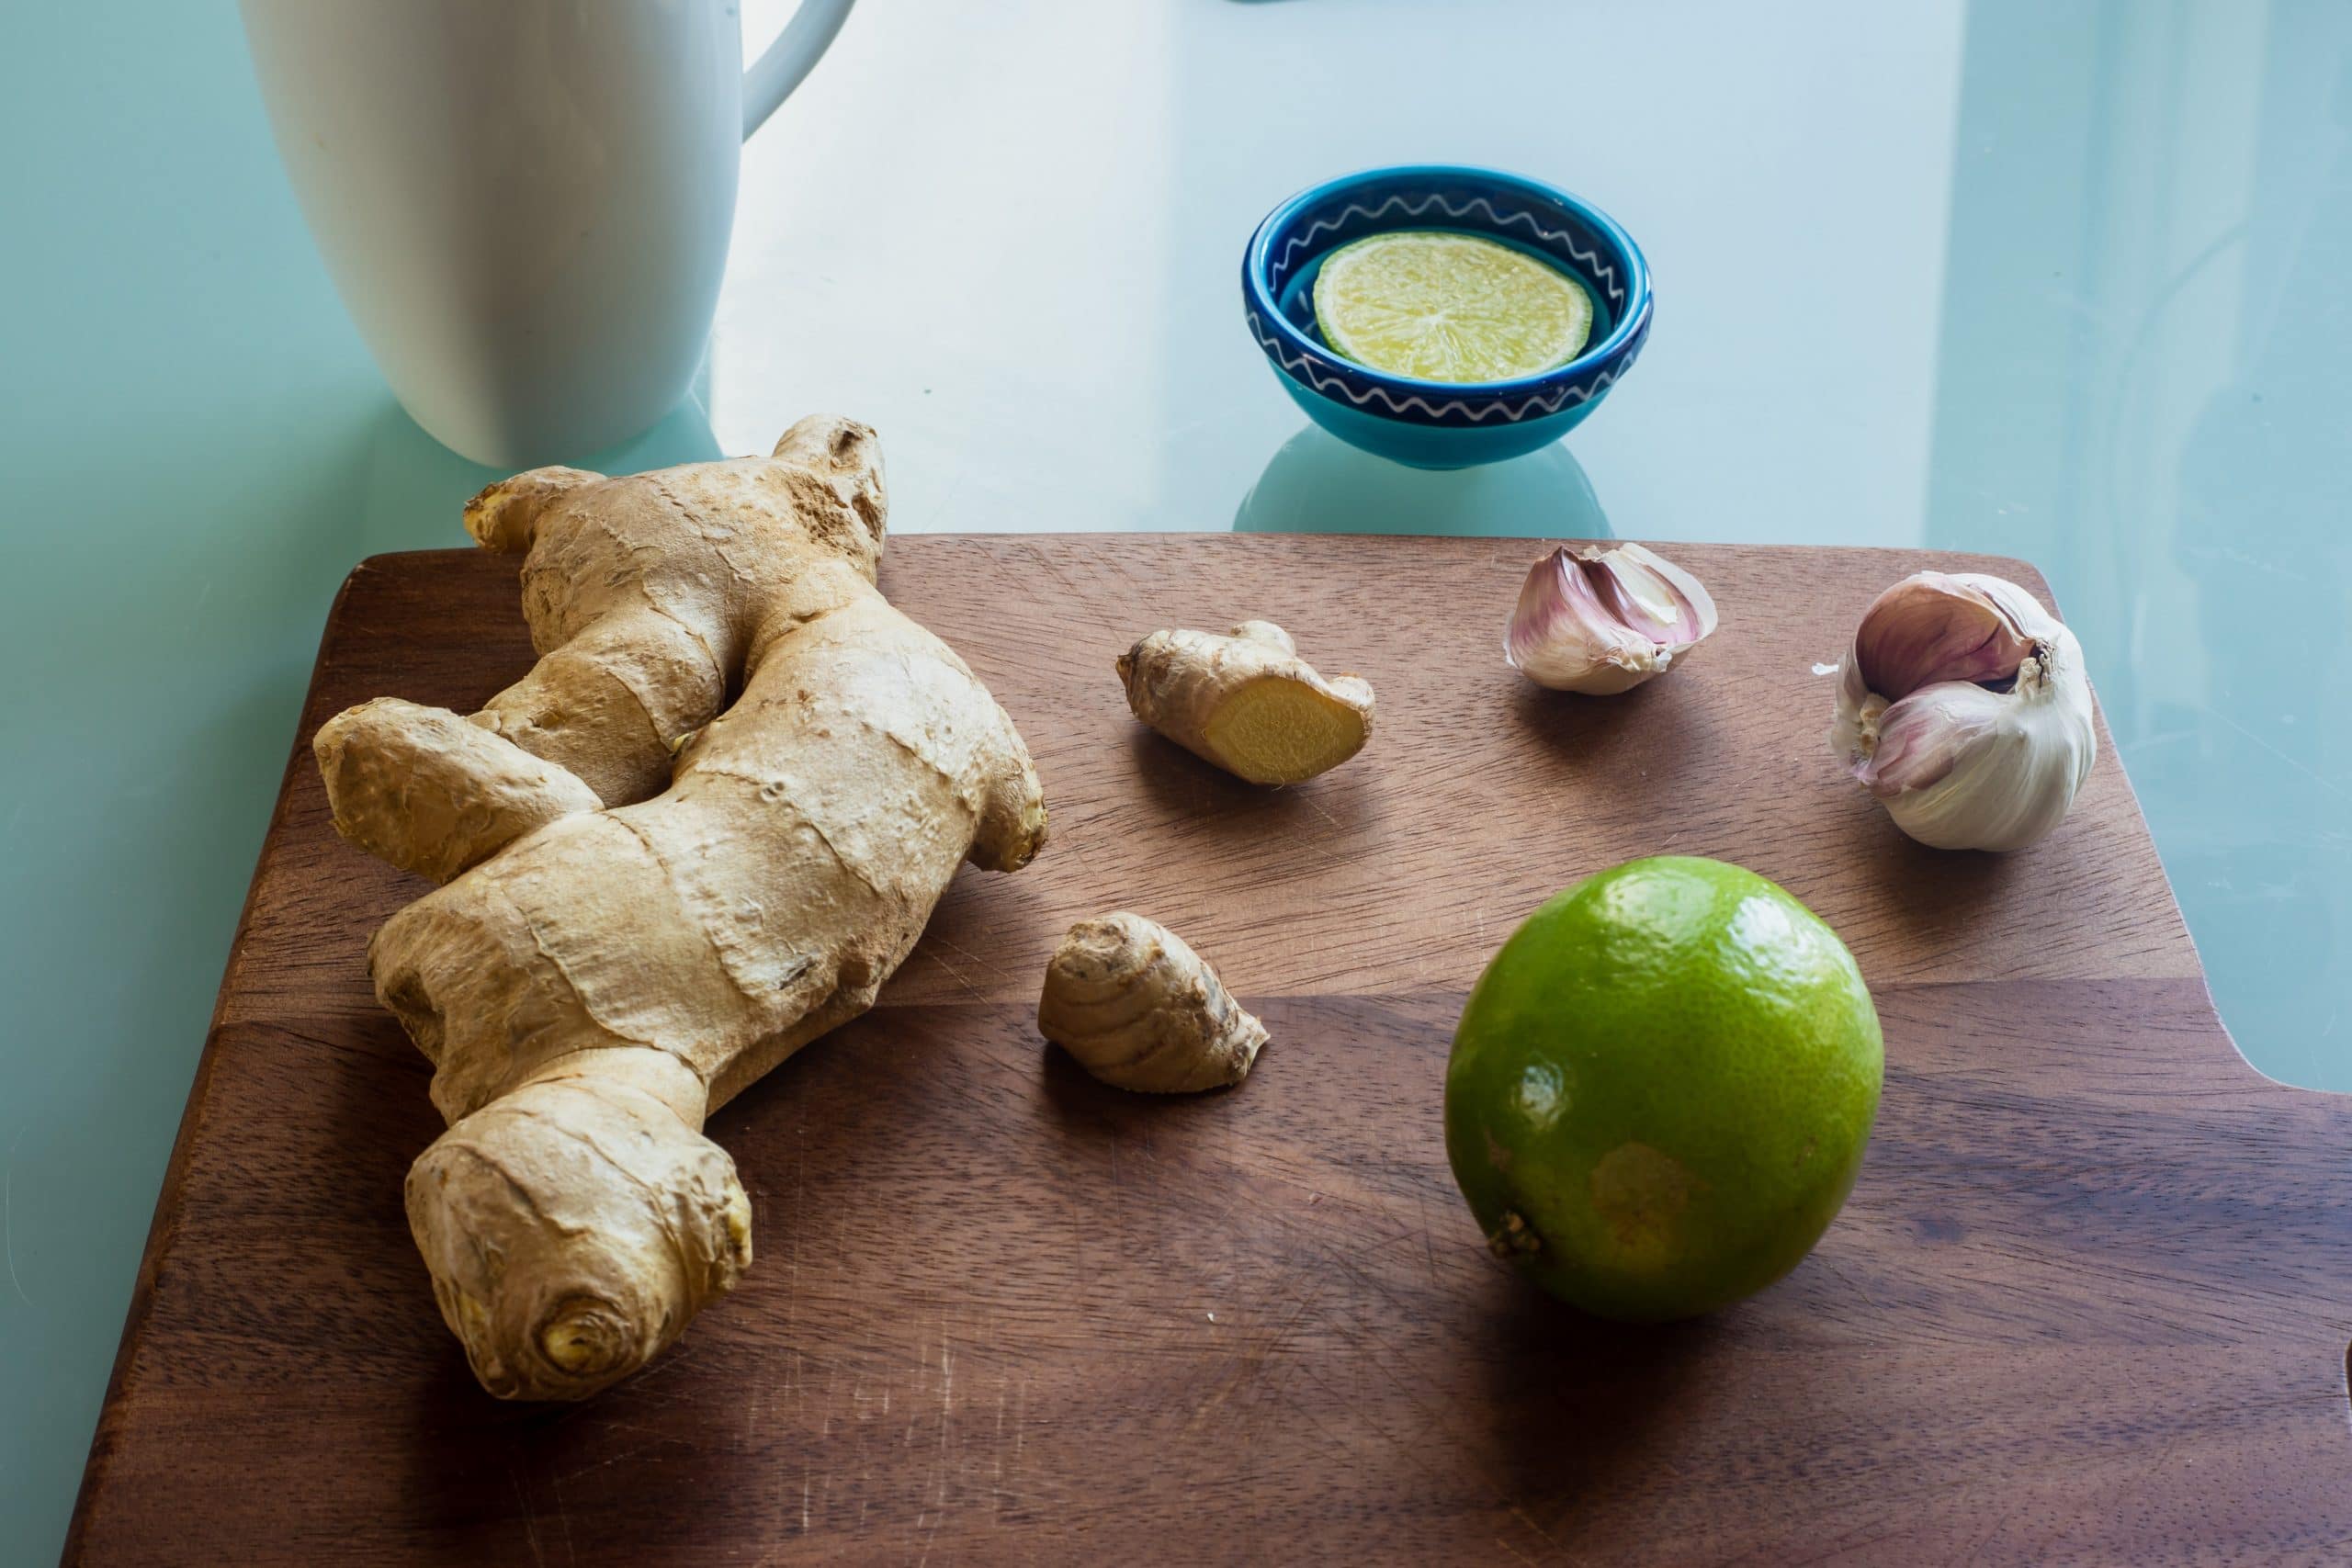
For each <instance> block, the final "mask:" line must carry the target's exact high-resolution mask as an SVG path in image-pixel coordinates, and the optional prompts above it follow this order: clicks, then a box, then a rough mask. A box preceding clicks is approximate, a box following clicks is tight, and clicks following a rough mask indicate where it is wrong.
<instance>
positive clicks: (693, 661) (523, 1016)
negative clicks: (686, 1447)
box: [316, 418, 1046, 1399]
mask: <svg viewBox="0 0 2352 1568" xmlns="http://www.w3.org/2000/svg"><path fill="white" fill-rule="evenodd" d="M884 509H885V501H884V491H883V484H882V469H881V461H880V457H879V452H878V447H877V446H876V441H875V437H874V433H873V432H872V431H870V430H868V429H866V428H865V426H863V425H860V424H855V423H851V422H849V421H847V420H839V419H830V418H812V419H809V420H804V421H802V422H801V423H798V424H797V425H795V426H794V427H793V428H792V429H791V430H790V431H788V432H786V434H785V436H784V438H783V439H782V440H781V441H780V442H778V443H777V445H776V448H775V454H774V456H773V457H752V458H741V459H737V460H733V461H728V462H717V463H703V464H696V465H693V466H690V467H686V468H671V469H667V470H663V471H662V472H658V473H648V474H638V475H634V476H629V477H626V478H619V479H603V478H600V477H599V476H596V475H594V474H589V473H583V472H581V471H579V470H576V469H568V468H545V469H539V470H537V471H536V472H533V473H528V474H524V475H521V476H518V477H517V478H515V479H508V480H506V481H504V482H503V483H500V484H495V485H492V486H491V487H490V488H489V489H488V490H486V491H483V492H482V493H481V495H480V496H478V497H477V498H475V500H474V502H472V503H471V504H470V505H469V506H468V508H467V509H466V525H467V527H468V529H469V532H471V533H472V535H473V536H474V537H475V538H476V539H477V540H478V541H480V542H481V544H482V545H483V546H484V547H488V548H491V549H494V550H502V551H508V552H520V553H523V554H524V564H523V573H522V578H523V600H524V612H525V615H526V618H527V619H528V621H529V623H530V627H531V637H532V643H533V646H534V647H535V648H536V649H537V650H538V653H539V655H540V657H539V660H538V663H537V666H536V667H535V668H534V669H533V670H532V671H531V672H530V673H529V674H528V675H526V676H525V677H524V678H523V679H522V680H521V681H519V682H516V683H515V685H513V686H511V687H509V688H507V690H505V691H503V692H502V693H500V694H498V695H497V696H495V697H493V698H492V699H491V701H490V703H489V705H487V706H486V707H485V708H484V709H483V710H482V711H481V713H479V714H475V715H473V716H471V717H469V718H466V717H460V716H458V715H455V714H451V713H448V712H447V711H445V710H441V709H436V708H426V707H420V706H418V705H414V704H412V703H403V702H399V701H395V700H390V699H384V700H379V701H377V702H373V703H368V704H364V705H361V706H358V707H356V708H353V709H351V710H349V711H348V712H346V713H344V714H342V715H340V716H337V717H336V718H334V720H332V721H330V722H329V723H328V724H327V725H326V726H325V727H324V728H322V730H321V731H320V734H319V737H318V740H317V744H316V751H317V754H318V758H319V761H320V765H321V768H322V772H323V773H324V774H325V778H326V784H327V790H328V795H329V798H330V800H331V802H332V803H333V807H334V819H335V826H336V827H337V829H339V830H341V831H342V833H343V834H344V836H345V837H346V838H348V839H349V840H352V841H353V842H354V843H356V844H358V845H360V846H361V847H363V848H366V849H368V850H369V851H371V852H375V853H377V854H379V855H381V856H382V857H383V858H385V859H387V860H390V861H391V862H392V863H394V864H397V865H401V866H404V867H407V868H409V869H411V870H414V871H418V872H421V873H423V874H425V875H428V876H432V877H435V878H438V879H447V884H446V886H442V887H440V888H439V889H437V890H436V891H435V892H432V893H429V894H427V895H426V896H425V897H423V898H420V899H418V900H417V901H416V902H415V903H413V904H411V905H410V906H409V907H408V908H404V909H402V910H401V911H400V912H399V913H398V914H396V915H394V916H393V917H392V919H390V921H389V922H388V923H387V924H386V925H385V926H384V928H383V929H382V930H381V931H379V932H378V933H377V934H376V937H375V940H374V941H373V942H371V943H370V944H369V946H368V966H369V970H370V972H371V974H372V975H373V976H374V979H375V983H376V993H377V995H378V997H379V998H381V1000H382V1001H383V1003H384V1005H385V1006H386V1007H387V1008H389V1009H390V1010H392V1012H394V1013H395V1014H397V1015H398V1016H399V1018H400V1020H401V1022H402V1024H404V1025H405V1026H406V1027H407V1029H408V1032H409V1033H410V1035H411V1037H412V1038H413V1039H414V1040H415V1042H416V1043H417V1045H418V1046H419V1047H420V1048H421V1049H422V1050H423V1051H424V1054H425V1055H427V1056H428V1057H430V1058H431V1059H432V1061H433V1064H434V1066H435V1074H434V1078H433V1100H434V1103H435V1105H436V1106H437V1107H438V1108H439V1109H440V1111H441V1112H442V1114H443V1115H444V1116H445V1117H447V1119H448V1122H449V1123H450V1125H449V1129H448V1131H447V1133H445V1134H443V1135H442V1136H441V1138H440V1139H439V1140H438V1141H437V1142H435V1144H434V1145H432V1146H431V1147H430V1148H428V1149H426V1150H425V1151H424V1154H423V1155H422V1156H419V1158H418V1159H417V1161H416V1163H415V1165H414V1166H413V1168H411V1170H410V1172H409V1178H408V1184H407V1199H408V1214H409V1226H410V1229H411V1231H412V1233H413V1235H414V1237H415V1239H416V1243H417V1247H418V1249H419V1251H421V1252H422V1253H423V1254H424V1261H425V1264H426V1267H427V1268H428V1269H430V1270H431V1272H432V1276H433V1289H434V1294H435V1298H436V1300H437V1301H438V1302H439V1303H440V1307H441V1313H442V1316H443V1317H444V1318H445V1319H446V1320H447V1323H448V1325H449V1326H450V1328H451V1329H452V1330H453V1331H454V1332H455V1333H456V1334H457V1336H458V1338H459V1339H460V1340H462V1341H463V1342H464V1345H465V1348H466V1353H467V1356H468V1358H469V1359H470V1360H471V1362H472V1364H473V1368H474V1371H475V1373H476V1375H477V1376H478V1377H479V1378H480V1379H481V1382H482V1385H483V1386H484V1387H485V1388H487V1389H489V1390H490V1391H491V1392H492V1393H495V1394H498V1395H501V1396H502V1397H507V1398H522V1399H577V1398H582V1397H585V1396H586V1395H588V1394H591V1393H595V1392H596V1391H597V1390H598V1389H601V1388H603V1387H605V1385H607V1384H609V1383H611V1382H614V1381H615V1380H616V1379H618V1378H621V1377H623V1376H625V1375H627V1374H628V1372H630V1371H634V1370H635V1369H637V1368H638V1367H639V1366H641V1365H643V1364H644V1363H645V1362H646V1361H647V1360H648V1359H650V1358H651V1357H652V1356H654V1355H655V1354H657V1353H659V1352H660V1351H661V1350H662V1348H664V1347H666V1346H668V1345H669V1344H670V1343H671V1342H673V1340H675V1339H676V1338H677V1337H678V1335H679V1334H680V1333H681V1332H682V1331H683V1330H684V1327H685V1325H686V1324H687V1322H688V1321H689V1320H690V1319H692V1318H693V1317H694V1315H695V1314H696V1313H697V1312H699V1311H700V1310H701V1309H702V1308H703V1307H705V1306H707V1305H708V1304H709V1303H712V1302H713V1301H715V1300H717V1299H718V1297H719V1296H721V1295H723V1294H725V1293H726V1292H727V1291H728V1290H729V1288H731V1287H732V1286H733V1284H734V1283H735V1281H736V1280H737V1278H738V1276H739V1275H740V1274H741V1271H742V1270H743V1269H744V1268H745V1267H747V1266H748V1265H749V1264H750V1262H751V1260H752V1224H751V1205H750V1202H749V1200H748V1199H747V1198H746V1196H745V1194H744V1191H743V1188H742V1185H741V1182H740V1181H739V1180H738V1179H737V1177H736V1173H735V1168H734V1163H733V1161H732V1160H730V1159H729V1157H728V1156H727V1154H726V1152H725V1151H724V1150H722V1149H720V1148H719V1147H718V1145H715V1144H712V1143H711V1142H709V1141H708V1140H707V1139H706V1138H704V1137H703V1136H702V1134H701V1129H702V1125H703V1122H704V1119H705V1118H706V1117H707V1115H708V1114H709V1113H710V1112H711V1111H713V1110H714V1109H716V1108H717V1107H718V1106H719V1105H721V1104H724V1103H725V1102H726V1101H727V1100H729V1099H730V1098H732V1097H733V1096H734V1095H735V1094H737V1093H738V1092H740V1091H741V1089H743V1088H745V1087H746V1086H747V1085H749V1084H751V1083H752V1081H753V1080H755V1079H757V1078H758V1077H760V1076H761V1075H762V1074H763V1073H765V1072H766V1071H768V1069H770V1068H771V1067H773V1066H775V1065H776V1064H777V1063H778V1062H781V1061H782V1060H784V1058H785V1057H786V1056H788V1055H791V1054H792V1053H793V1052H795V1051H797V1050H798V1049H799V1048H800V1047H801V1046H802V1045H804V1044H806V1043H809V1041H811V1040H813V1039H815V1038H816V1037H817V1036H819V1035H820V1034H822V1033H824V1032H826V1031H828V1030H830V1029H832V1028H834V1027H835V1026H837V1025H839V1024H841V1023H842V1022H844V1021H847V1020H849V1019H851V1018H854V1017H855V1016H856V1015H857V1014H859V1013H861V1012H863V1011H865V1009H866V1008H867V1007H868V1006H870V1005H871V1004H872V1002H873V1000H874V997H875V993H876V990H877V989H878V988H879V987H880V986H881V985H882V982H883V981H884V980H885V979H886V978H888V976H889V975H890V973H891V972H892V971H893V970H895V969H896V968H897V967H898V966H899V964H900V963H901V962H902V961H903V960H904V959H905V958H906V956H907V954H908V953H909V952H910V950H911V949H912V948H913V946H914V944H915V941H916V939H917V938H918V937H919V936H920V935H921V934H922V928H923V924H924V922H925V921H926V920H927V919H929V918H930V915H931V911H932V908H933V905H934V904H936V903H937V901H938V899H939V897H940V895H941V894H942V893H943V892H944V890H945V888H946V886H947V884H948V882H949V879H950V878H951V877H953V876H954V874H955V872H956V866H957V865H958V864H959V863H961V862H963V861H965V860H966V859H969V860H970V861H971V862H972V863H975V864H977V865H980V866H983V867H986V868H989V869H991V870H1001V871H1011V870H1015V869H1017V868H1019V867H1020V866H1022V865H1023V864H1025V863H1027V862H1028V861H1029V859H1030V857H1031V856H1032V855H1034V854H1035V852H1036V851H1037V849H1038V846H1039V844H1040V843H1041V842H1042V841H1043V839H1044V835H1045V829H1046V809H1045V806H1044V803H1043V800H1042V798H1041V796H1040V794H1039V790H1038V784H1037V778H1036V774H1035V771H1034V770H1033V769H1032V767H1031V765H1030V761H1029V754H1028V751H1027V749H1026V748H1025V747H1024V746H1023V743H1022V739H1021V737H1020V735H1019V734H1018V733H1017V732H1016V731H1015V729H1014V728H1013V726H1012V720H1011V719H1009V718H1008V717H1007V716H1005V714H1004V712H1003V710H1002V709H1001V708H1000V707H998V705H996V703H995V701H994V700H993V699H992V698H991V697H990V696H989V693H988V691H987V689H986V688H985V687H983V686H982V685H981V684H980V682H978V680H977V679H976V678H975V677H974V676H973V674H972V672H971V671H970V670H969V669H967V667H966V666H965V664H964V662H963V661H962V660H960V659H958V658H957V657H956V655H955V653H954V652H953V651H951V650H950V649H948V648H947V647H946V645H945V644H944V643H942V642H941V641H940V640H939V639H938V638H936V637H933V636H932V635H931V634H930V633H929V632H927V631H925V630H924V629H923V628H922V626H918V625H916V624H915V623H914V622H913V621H911V620H910V619H909V618H908V617H907V616H905V615H901V614H900V613H899V611H897V610H895V609H893V608H892V607H891V606H890V604H888V602H887V601H886V600H885V599H884V598H883V597H882V595H881V593H880V592H878V591H877V590H876V587H875V570H876V564H877V563H878V561H879V559H880V556H881V550H882V540H883V527H884ZM731 693H740V695H737V696H736V697H735V698H734V701H733V704H732V705H731V706H729V705H728V697H729V694H731ZM722 708H723V709H724V711H723V712H722V711H721V710H722Z"/></svg>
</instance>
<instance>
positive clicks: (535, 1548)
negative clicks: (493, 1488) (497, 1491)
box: [506, 1467, 548, 1568]
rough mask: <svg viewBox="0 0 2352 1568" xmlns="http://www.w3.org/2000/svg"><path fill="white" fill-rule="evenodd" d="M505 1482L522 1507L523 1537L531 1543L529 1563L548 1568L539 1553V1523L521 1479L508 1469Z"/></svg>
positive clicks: (544, 1558) (544, 1559) (546, 1562)
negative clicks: (511, 1488)
mask: <svg viewBox="0 0 2352 1568" xmlns="http://www.w3.org/2000/svg"><path fill="white" fill-rule="evenodd" d="M506 1480H507V1483H508V1484H510V1485H512V1486H513V1487H514V1488H515V1501H516V1502H517V1503H520V1504H522V1505H523V1535H524V1538H525V1539H526V1540H528V1541H529V1542H530V1543H531V1561H532V1562H536V1563H537V1564H538V1565H539V1568H548V1560H547V1558H546V1557H545V1556H544V1555H543V1554H541V1552H540V1551H539V1521H538V1519H537V1517H536V1516H535V1515H533V1514H532V1512H531V1499H530V1498H529V1497H527V1496H526V1495H524V1493H523V1478H522V1476H521V1475H520V1474H518V1473H517V1472H515V1470H514V1469H513V1468H511V1467H510V1468H509V1469H508V1470H507V1472H506Z"/></svg>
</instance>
